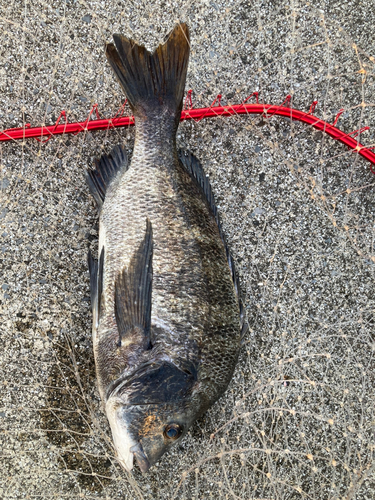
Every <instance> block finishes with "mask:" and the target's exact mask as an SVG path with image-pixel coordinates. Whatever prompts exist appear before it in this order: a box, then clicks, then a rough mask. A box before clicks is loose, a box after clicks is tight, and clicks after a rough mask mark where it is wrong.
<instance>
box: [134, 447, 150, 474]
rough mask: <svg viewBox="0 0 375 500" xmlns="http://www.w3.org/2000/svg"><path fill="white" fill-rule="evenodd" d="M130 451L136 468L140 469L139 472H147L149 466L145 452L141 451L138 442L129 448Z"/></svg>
mask: <svg viewBox="0 0 375 500" xmlns="http://www.w3.org/2000/svg"><path fill="white" fill-rule="evenodd" d="M130 451H131V452H132V453H133V455H134V456H135V458H136V460H137V464H138V467H139V468H140V469H141V472H147V471H148V469H149V468H150V466H151V464H150V462H149V461H148V458H147V457H146V454H145V452H144V451H143V448H142V445H141V443H139V442H138V443H137V444H136V445H135V446H132V447H131V448H130Z"/></svg>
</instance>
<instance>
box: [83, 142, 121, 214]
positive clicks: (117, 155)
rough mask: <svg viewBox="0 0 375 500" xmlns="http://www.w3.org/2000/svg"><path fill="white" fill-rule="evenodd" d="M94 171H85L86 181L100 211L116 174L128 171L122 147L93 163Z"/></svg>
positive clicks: (117, 147) (114, 149)
mask: <svg viewBox="0 0 375 500" xmlns="http://www.w3.org/2000/svg"><path fill="white" fill-rule="evenodd" d="M94 164H95V169H92V168H89V169H88V170H87V171H86V181H87V184H88V186H89V188H90V192H91V194H92V196H93V197H94V199H95V201H96V204H97V205H98V208H99V210H100V208H101V206H102V205H103V202H104V198H105V194H106V191H107V189H108V186H109V184H110V183H111V181H112V180H113V179H114V178H115V177H116V175H117V173H118V172H120V171H121V170H122V171H125V172H126V170H127V169H128V156H127V154H126V151H125V148H124V147H123V146H120V145H118V146H116V147H115V148H113V150H112V151H111V152H110V153H109V154H108V155H103V156H101V158H100V159H99V160H98V159H96V160H95V161H94Z"/></svg>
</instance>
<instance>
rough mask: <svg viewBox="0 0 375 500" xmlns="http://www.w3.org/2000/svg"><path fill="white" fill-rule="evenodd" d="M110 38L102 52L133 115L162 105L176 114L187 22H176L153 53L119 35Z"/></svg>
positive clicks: (184, 67)
mask: <svg viewBox="0 0 375 500" xmlns="http://www.w3.org/2000/svg"><path fill="white" fill-rule="evenodd" d="M113 39H114V42H115V43H114V44H112V43H110V44H108V45H107V48H106V56H107V59H108V61H109V63H110V65H111V66H112V69H113V70H114V72H115V73H116V76H117V78H118V79H119V82H120V84H121V87H122V88H123V90H124V92H125V95H126V97H127V98H128V101H129V104H130V106H131V108H132V111H133V113H134V115H135V116H138V117H141V116H144V117H146V116H147V114H148V113H149V112H152V111H154V112H155V108H157V109H159V110H161V108H163V111H164V110H168V111H169V112H170V114H172V115H173V116H175V117H177V116H178V118H179V117H180V113H181V109H182V100H183V94H184V88H185V80H186V72H187V66H188V60H189V50H190V46H189V29H188V27H187V25H186V24H177V25H176V26H175V28H174V29H173V31H172V32H171V33H170V35H169V36H168V40H167V41H166V42H165V43H163V44H161V45H159V47H158V48H157V49H156V50H155V52H153V53H151V52H149V51H148V50H147V49H146V48H145V47H143V46H141V45H138V44H137V43H136V42H135V41H134V40H131V39H129V38H126V37H124V36H122V35H113Z"/></svg>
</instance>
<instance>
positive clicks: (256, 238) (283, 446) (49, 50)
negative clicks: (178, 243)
mask: <svg viewBox="0 0 375 500" xmlns="http://www.w3.org/2000/svg"><path fill="white" fill-rule="evenodd" d="M0 4H1V11H0V36H1V41H2V43H1V46H0V130H1V129H7V128H11V127H19V126H22V125H23V124H24V123H31V124H32V125H41V124H51V123H54V122H55V121H56V120H57V119H58V117H59V114H60V111H61V110H63V109H64V110H67V112H68V114H67V116H68V119H69V120H70V121H74V120H84V119H85V118H86V117H87V116H88V114H89V111H90V109H91V107H92V105H93V104H95V103H97V104H98V107H99V111H100V113H101V114H102V115H103V116H114V115H115V114H116V112H117V110H118V109H119V107H120V106H121V104H122V103H123V102H124V96H123V95H122V94H121V91H120V88H119V86H118V84H117V82H116V81H115V79H114V77H113V75H112V73H111V71H110V68H109V66H108V64H107V62H106V60H105V57H104V50H103V49H104V43H105V42H106V41H110V40H111V35H112V33H114V32H120V33H123V34H126V35H128V36H131V37H133V38H135V39H136V40H138V41H139V42H143V43H145V44H146V45H147V47H148V48H150V49H151V48H154V47H156V45H157V44H158V42H160V41H161V40H163V39H164V37H165V35H166V34H167V33H168V32H169V31H170V30H171V28H172V27H173V25H174V23H175V22H178V21H181V22H182V21H185V22H187V23H188V25H189V27H190V30H191V48H192V51H191V59H190V66H189V72H188V82H187V87H186V88H187V89H190V88H191V89H193V101H194V104H195V106H196V107H200V106H204V105H209V104H210V103H211V102H212V101H213V100H214V99H215V97H216V95H217V94H219V93H220V94H222V101H223V102H224V103H232V104H236V103H240V102H241V101H242V100H243V99H244V98H246V97H247V96H248V95H250V94H251V93H252V92H254V91H259V92H260V101H261V102H266V103H272V104H277V103H280V104H281V103H282V102H283V101H284V99H285V96H286V95H287V94H290V95H292V103H293V106H294V107H296V108H297V109H302V110H307V109H309V107H310V104H311V103H312V101H314V100H318V106H317V108H316V111H315V114H316V115H317V116H319V117H324V118H325V119H326V120H328V121H330V122H332V121H333V120H334V118H335V116H336V114H337V113H338V111H339V110H340V109H341V108H344V110H345V111H344V113H343V114H342V115H341V117H340V119H339V121H338V126H339V127H340V128H341V129H342V130H345V131H346V132H348V133H349V132H351V131H353V130H356V129H360V128H361V127H365V126H373V127H374V125H375V111H374V110H375V95H374V73H375V38H374V25H375V9H374V4H373V2H372V1H370V0H363V1H362V2H358V1H351V2H349V1H348V2H344V1H341V0H335V1H334V0H330V1H326V2H324V1H320V0H317V1H315V2H313V3H308V2H304V1H301V0H295V1H293V0H290V1H289V2H287V1H272V2H271V1H268V2H263V1H262V2H260V1H255V2H247V1H243V0H242V1H241V0H233V1H230V0H227V1H225V2H224V1H219V0H218V1H199V2H187V1H181V2H178V3H175V2H170V1H156V2H145V1H142V0H139V1H125V2H120V1H118V0H116V1H98V0H92V1H86V0H79V1H75V0H70V1H66V2H64V1H62V0H60V2H54V3H53V4H52V5H51V4H50V2H43V1H42V0H33V1H32V2H29V1H27V0H26V1H25V2H23V3H22V4H21V3H19V2H17V1H16V0H11V1H10V2H5V1H4V0H2V1H1V2H0ZM374 130H375V127H374V128H373V129H370V130H367V131H365V132H363V133H362V134H361V142H362V143H364V144H366V145H374V144H375V139H374ZM133 139H134V131H133V130H132V129H128V130H124V129H117V130H112V131H109V132H96V133H81V134H78V135H77V136H61V137H56V138H53V139H51V140H50V141H49V142H47V143H41V142H37V141H35V140H26V141H24V142H22V141H18V142H9V143H4V142H3V143H0V269H1V274H0V317H1V321H0V334H1V335H0V339H1V354H0V359H1V374H0V387H1V396H2V397H1V403H0V430H1V432H0V443H1V450H2V452H1V461H0V497H1V498H4V499H21V498H22V499H24V498H30V499H49V498H53V499H68V498H69V499H78V498H84V499H108V500H109V499H111V500H115V499H133V498H139V499H143V498H144V499H148V498H150V499H151V498H155V499H172V498H177V499H193V498H194V499H195V500H197V499H209V498H215V499H221V498H223V499H226V498H230V499H247V500H248V499H284V498H285V499H299V498H301V499H302V498H303V499H316V500H322V499H332V500H334V499H337V500H338V499H348V500H349V499H358V500H360V499H361V500H362V499H363V500H365V499H366V500H367V499H371V498H374V496H375V481H374V472H375V466H374V463H375V461H374V425H375V423H374V422H375V416H374V373H375V371H374V368H375V366H374V352H375V337H374V312H375V309H374V306H375V304H374V269H375V268H374V265H375V250H374V221H375V202H374V188H375V180H374V177H373V175H372V174H371V172H370V168H369V167H370V165H369V163H368V162H366V161H365V160H363V159H361V158H359V157H358V156H357V155H356V154H353V153H351V152H349V151H348V150H347V149H346V148H345V147H344V146H343V145H340V144H336V143H335V142H334V141H333V140H331V139H329V138H328V137H327V136H325V135H324V134H322V133H316V132H314V131H313V130H312V129H311V128H309V127H307V126H305V125H302V124H300V123H295V122H290V121H288V120H285V119H281V118H278V117H273V118H262V117H259V116H258V117H255V116H248V117H244V116H242V117H239V116H235V117H232V118H216V119H210V120H203V121H201V122H199V123H194V122H185V123H183V124H182V125H181V127H180V129H179V133H178V143H179V145H180V146H181V147H182V148H186V149H189V150H191V151H193V152H194V154H196V156H197V157H198V158H199V159H200V160H201V161H202V164H203V166H204V168H205V171H206V173H207V174H208V175H209V177H210V180H211V183H212V187H213V191H214V194H215V198H216V201H217V204H218V206H219V211H220V216H221V219H222V222H223V227H224V230H225V234H226V235H227V239H228V242H229V246H230V248H231V251H232V253H233V255H234V259H235V262H236V264H237V269H238V274H239V276H240V282H241V287H242V291H243V294H244V297H245V299H246V310H247V316H248V320H249V324H250V331H249V334H248V336H247V337H246V339H245V340H244V346H243V351H242V354H241V357H240V360H239V363H238V367H237V369H236V372H235V375H234V378H233V381H232V383H231V385H230V388H229V389H228V391H227V393H226V394H225V396H224V397H223V398H222V399H221V400H220V401H219V402H218V403H217V404H216V405H214V407H213V408H211V409H210V411H208V413H207V414H206V415H205V416H204V417H203V418H202V419H201V420H200V421H199V422H197V423H196V425H195V426H194V427H193V428H192V430H191V432H190V433H189V435H188V436H187V437H186V439H185V440H184V441H183V442H182V443H181V445H180V446H177V447H176V448H175V449H174V450H173V451H172V452H170V453H169V454H167V455H166V456H164V457H163V459H162V460H161V461H160V462H159V463H158V464H157V466H155V467H154V468H153V469H152V470H151V471H150V473H148V474H147V475H144V476H142V475H141V474H140V473H139V471H138V470H135V471H134V473H133V474H131V475H130V474H127V473H125V472H124V471H123V470H122V469H121V468H120V467H119V465H118V463H117V462H116V459H115V457H114V449H113V446H112V443H111V437H110V432H109V427H108V424H107V421H106V418H105V416H104V414H103V411H102V409H101V405H100V400H99V396H98V393H97V389H96V382H95V373H94V363H93V353H92V343H91V338H90V332H91V312H90V303H89V278H88V272H87V266H86V255H87V251H88V248H89V247H91V249H92V250H94V251H95V249H96V244H97V243H96V241H97V229H98V226H97V216H96V210H95V207H94V202H93V200H92V199H91V198H90V195H89V192H88V188H87V187H86V185H85V180H84V172H85V169H86V168H87V166H88V165H91V164H92V161H93V159H94V158H95V157H97V156H99V155H100V154H101V153H102V152H109V151H110V150H111V148H112V147H113V146H115V145H116V144H118V143H123V144H125V145H126V147H127V148H128V149H129V151H130V152H131V149H132V143H133ZM374 168H375V167H374Z"/></svg>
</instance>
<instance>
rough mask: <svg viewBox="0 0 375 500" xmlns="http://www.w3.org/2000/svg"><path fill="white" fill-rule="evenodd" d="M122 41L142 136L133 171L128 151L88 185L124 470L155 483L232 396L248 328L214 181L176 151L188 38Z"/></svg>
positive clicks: (108, 376) (100, 372)
mask: <svg viewBox="0 0 375 500" xmlns="http://www.w3.org/2000/svg"><path fill="white" fill-rule="evenodd" d="M113 38H114V44H108V45H107V48H106V55H107V58H108V61H109V63H110V65H111V66H112V68H113V70H114V72H115V74H116V76H117V77H118V80H119V82H120V85H121V87H122V88H123V90H124V92H125V94H126V96H127V98H128V101H129V104H130V106H131V109H132V111H133V113H134V117H135V125H136V133H135V143H134V150H133V154H132V158H131V162H130V163H129V162H128V159H127V156H126V153H125V150H124V148H123V147H122V146H117V147H116V148H115V149H114V150H113V151H112V153H111V154H109V155H107V156H103V157H102V158H101V159H100V160H97V161H96V165H95V168H94V169H89V170H88V174H87V180H88V184H89V187H90V190H91V193H92V195H93V196H94V198H95V200H96V202H97V205H98V209H99V214H100V215H99V259H98V260H94V259H93V258H92V256H91V255H89V269H90V285H91V301H92V311H93V344H94V354H95V363H96V373H97V379H98V385H99V392H100V396H101V398H102V401H103V405H104V407H105V411H106V414H107V417H108V420H109V423H110V426H111V430H112V436H113V441H114V445H115V448H116V451H117V456H118V459H119V461H120V463H121V464H122V466H123V467H124V468H125V469H126V470H131V469H132V467H133V459H134V457H135V458H136V460H137V463H138V465H139V467H140V469H141V471H142V472H145V471H147V470H148V469H149V467H150V466H152V465H153V464H155V462H157V461H158V460H159V459H160V457H161V456H162V455H163V454H164V453H165V452H166V451H167V450H168V449H169V448H170V447H171V446H172V445H173V444H175V443H176V442H179V441H180V440H181V439H182V438H183V436H184V435H185V434H186V432H187V431H188V429H189V427H190V426H191V425H192V424H193V422H194V421H195V420H196V419H197V418H198V417H199V416H200V415H202V414H203V413H204V412H205V411H206V410H207V409H208V408H209V407H210V406H211V405H212V404H213V403H214V402H215V401H216V400H217V399H218V398H219V397H220V396H221V395H222V394H223V393H224V391H225V390H226V388H227V386H228V383H229V381H230V379H231V377H232V374H233V371H234V368H235V365H236V361H237V358H238V354H239V350H240V341H241V336H242V335H243V333H244V330H245V323H244V321H243V311H242V305H241V301H240V299H239V291H238V284H237V280H236V276H235V271H234V266H233V262H232V258H231V256H230V253H229V251H228V249H227V247H226V244H225V240H224V237H223V234H222V231H221V228H220V224H219V220H218V215H217V209H216V206H215V203H214V199H213V195H212V192H211V187H210V184H209V181H208V179H207V177H206V176H205V174H204V172H203V169H202V166H201V165H200V163H199V161H198V160H197V159H196V158H195V157H194V156H193V155H192V154H191V153H189V152H177V149H176V131H177V127H178V124H179V120H180V115H181V109H182V102H183V94H184V87H185V79H186V72H187V66H188V58H189V49H190V47H189V31H188V28H187V26H186V25H185V24H179V25H177V26H176V27H175V28H174V30H173V31H172V32H171V34H170V35H169V38H168V40H167V41H166V42H165V43H164V44H162V45H160V46H159V47H158V48H157V49H156V50H155V52H153V53H150V52H148V51H147V50H146V49H145V47H143V46H140V45H138V44H137V43H136V42H134V41H133V40H130V39H128V38H125V37H124V36H121V35H114V37H113Z"/></svg>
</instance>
